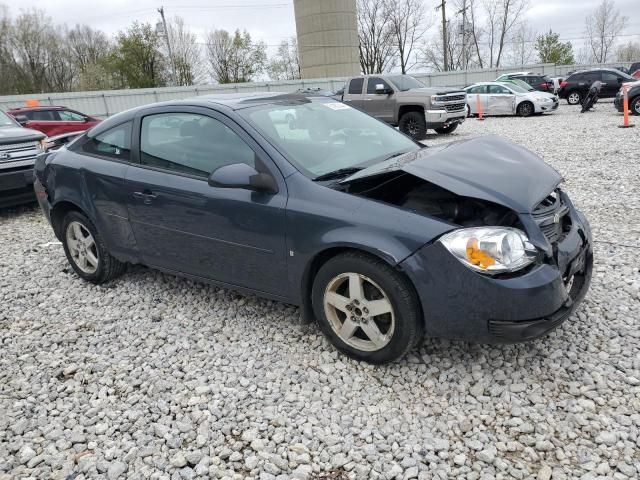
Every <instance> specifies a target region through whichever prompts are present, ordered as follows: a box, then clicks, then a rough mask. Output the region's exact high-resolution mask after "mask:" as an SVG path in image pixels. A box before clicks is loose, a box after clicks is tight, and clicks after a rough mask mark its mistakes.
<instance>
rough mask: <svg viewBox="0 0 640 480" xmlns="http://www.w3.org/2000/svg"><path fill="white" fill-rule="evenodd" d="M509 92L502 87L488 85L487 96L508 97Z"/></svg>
mask: <svg viewBox="0 0 640 480" xmlns="http://www.w3.org/2000/svg"><path fill="white" fill-rule="evenodd" d="M510 93H511V92H510V91H509V90H507V89H506V88H504V87H503V86H502V85H489V94H493V95H508V94H510Z"/></svg>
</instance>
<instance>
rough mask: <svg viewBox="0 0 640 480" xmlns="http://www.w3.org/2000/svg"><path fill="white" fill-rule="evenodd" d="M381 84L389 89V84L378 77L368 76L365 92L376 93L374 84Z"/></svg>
mask: <svg viewBox="0 0 640 480" xmlns="http://www.w3.org/2000/svg"><path fill="white" fill-rule="evenodd" d="M379 84H382V85H384V88H386V89H391V86H389V84H388V83H387V82H385V81H384V80H383V79H381V78H379V77H369V80H368V81H367V94H368V95H374V94H375V93H376V85H379Z"/></svg>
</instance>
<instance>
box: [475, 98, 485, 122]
mask: <svg viewBox="0 0 640 480" xmlns="http://www.w3.org/2000/svg"><path fill="white" fill-rule="evenodd" d="M476 110H477V112H478V121H480V122H482V121H484V114H483V112H482V102H481V101H480V94H478V95H476Z"/></svg>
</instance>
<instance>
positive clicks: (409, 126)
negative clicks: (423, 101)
mask: <svg viewBox="0 0 640 480" xmlns="http://www.w3.org/2000/svg"><path fill="white" fill-rule="evenodd" d="M398 127H399V129H400V131H401V132H402V133H404V134H406V135H409V136H410V137H412V138H413V139H414V140H424V139H425V138H426V136H427V122H426V121H425V119H424V113H422V112H407V113H405V114H404V115H402V117H400V122H399V123H398Z"/></svg>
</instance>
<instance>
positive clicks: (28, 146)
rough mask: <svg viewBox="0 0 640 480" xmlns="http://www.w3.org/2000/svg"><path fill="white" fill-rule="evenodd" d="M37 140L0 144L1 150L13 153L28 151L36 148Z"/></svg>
mask: <svg viewBox="0 0 640 480" xmlns="http://www.w3.org/2000/svg"><path fill="white" fill-rule="evenodd" d="M37 145H38V143H37V142H27V143H9V144H6V145H0V152H3V153H4V152H6V153H13V152H26V151H28V150H35V149H36V147H37Z"/></svg>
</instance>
